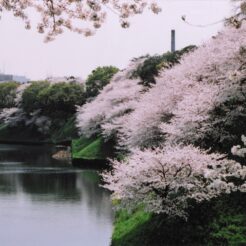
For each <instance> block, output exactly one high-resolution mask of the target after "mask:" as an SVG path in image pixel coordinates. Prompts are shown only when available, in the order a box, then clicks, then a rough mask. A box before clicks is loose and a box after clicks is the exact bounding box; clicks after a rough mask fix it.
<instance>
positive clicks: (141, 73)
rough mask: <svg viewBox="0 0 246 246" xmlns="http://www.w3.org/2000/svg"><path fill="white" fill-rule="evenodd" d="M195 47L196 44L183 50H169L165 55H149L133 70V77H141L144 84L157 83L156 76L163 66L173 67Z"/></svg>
mask: <svg viewBox="0 0 246 246" xmlns="http://www.w3.org/2000/svg"><path fill="white" fill-rule="evenodd" d="M194 49H195V46H193V45H191V46H187V47H185V48H184V49H182V50H179V51H175V52H167V53H165V54H163V55H156V56H150V57H147V59H146V60H145V61H144V63H143V64H141V65H140V66H139V67H138V68H137V70H136V71H134V72H133V75H132V76H133V77H140V78H141V80H142V84H143V85H144V86H150V85H151V84H155V83H156V81H155V77H156V76H158V75H159V72H160V70H161V69H162V68H171V67H172V66H173V65H175V64H177V63H179V60H180V58H181V57H182V56H183V55H184V54H185V53H188V52H190V51H192V50H194Z"/></svg>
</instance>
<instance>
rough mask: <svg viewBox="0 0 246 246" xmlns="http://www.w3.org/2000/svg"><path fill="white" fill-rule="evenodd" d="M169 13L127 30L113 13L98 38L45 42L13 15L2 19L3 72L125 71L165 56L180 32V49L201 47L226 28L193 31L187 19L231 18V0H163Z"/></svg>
mask: <svg viewBox="0 0 246 246" xmlns="http://www.w3.org/2000/svg"><path fill="white" fill-rule="evenodd" d="M159 3H160V5H161V7H162V9H163V11H162V12H161V13H160V14H159V15H154V14H152V13H150V12H149V11H146V12H145V14H143V15H140V16H138V17H135V18H134V19H132V20H131V27H130V28H129V29H122V28H121V27H120V25H119V22H118V19H117V16H115V15H114V14H113V13H111V12H109V16H108V19H107V23H106V25H104V26H103V27H102V28H101V29H100V30H99V31H98V32H97V34H96V35H95V36H93V37H89V38H85V37H83V36H80V35H78V34H74V33H65V34H63V35H61V36H58V37H57V38H56V40H55V41H54V42H51V43H48V44H46V43H43V36H42V35H40V34H38V33H36V32H35V30H31V31H27V30H25V29H24V24H23V23H22V22H21V21H20V20H18V19H15V18H14V17H13V16H12V15H11V14H9V13H7V14H4V15H3V18H2V19H1V20H0V44H1V45H0V72H5V73H11V74H16V75H25V76H27V77H28V78H31V79H41V78H45V77H47V76H68V75H74V76H80V77H82V78H86V76H87V75H88V73H90V72H91V70H93V69H94V68H96V67H97V66H104V65H114V66H117V67H119V68H124V67H125V66H126V65H127V64H128V63H129V60H130V59H131V58H133V57H138V56H141V55H144V54H161V53H164V52H166V51H168V50H170V31H171V29H175V30H176V35H177V39H176V42H177V48H178V49H179V48H182V47H184V46H187V45H190V44H196V45H199V44H201V43H202V42H204V41H206V40H207V39H209V38H210V37H211V36H213V35H214V34H216V33H217V32H218V30H220V29H221V28H222V24H217V25H213V26H209V27H206V28H197V27H192V26H189V25H187V24H185V23H184V22H182V20H181V16H182V15H186V17H187V20H188V21H189V22H190V23H193V24H209V23H213V22H216V21H218V20H221V19H223V18H224V17H226V16H229V15H230V13H231V9H232V5H231V1H230V0H159Z"/></svg>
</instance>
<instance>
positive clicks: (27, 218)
mask: <svg viewBox="0 0 246 246" xmlns="http://www.w3.org/2000/svg"><path fill="white" fill-rule="evenodd" d="M52 153H54V149H53V147H50V146H46V147H40V146H21V145H0V245H1V246H109V245H110V238H111V234H112V224H113V211H112V206H111V201H110V197H109V193H108V192H107V191H106V190H104V189H103V188H101V187H100V186H99V184H100V178H99V175H98V173H97V171H95V170H81V169H76V168H73V167H72V166H71V165H70V164H69V163H67V162H60V161H56V160H54V159H52Z"/></svg>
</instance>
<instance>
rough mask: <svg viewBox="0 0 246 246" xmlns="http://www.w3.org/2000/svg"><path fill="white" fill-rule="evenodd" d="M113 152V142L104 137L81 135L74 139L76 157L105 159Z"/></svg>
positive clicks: (73, 154)
mask: <svg viewBox="0 0 246 246" xmlns="http://www.w3.org/2000/svg"><path fill="white" fill-rule="evenodd" d="M112 154H113V146H112V143H110V142H107V143H106V142H104V140H103V138H102V137H95V138H85V137H81V138H79V139H75V140H73V141H72V156H73V158H74V159H86V160H104V159H106V158H108V157H110V156H112Z"/></svg>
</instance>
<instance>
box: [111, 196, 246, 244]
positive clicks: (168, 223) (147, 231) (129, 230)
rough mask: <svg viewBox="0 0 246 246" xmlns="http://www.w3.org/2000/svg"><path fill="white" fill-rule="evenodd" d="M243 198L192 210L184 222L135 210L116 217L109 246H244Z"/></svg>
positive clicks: (245, 203)
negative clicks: (110, 245)
mask: <svg viewBox="0 0 246 246" xmlns="http://www.w3.org/2000/svg"><path fill="white" fill-rule="evenodd" d="M245 207H246V194H242V193H241V194H237V193H235V194H232V195H230V196H229V195H228V196H225V197H223V198H220V199H214V200H213V201H212V202H210V203H204V204H202V205H200V206H194V207H193V208H192V209H191V211H190V216H189V219H188V221H187V222H186V221H184V220H181V219H177V218H176V219H173V220H170V219H167V218H166V217H165V216H163V215H152V216H151V215H150V214H146V213H145V212H144V211H141V210H137V211H135V212H134V213H133V214H128V215H127V214H126V211H124V210H122V211H120V212H118V213H117V214H116V221H115V228H114V233H113V237H112V246H126V245H127V246H162V245H187V246H188V245H189V246H204V245H207V246H214V245H233V246H242V245H246V209H245Z"/></svg>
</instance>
